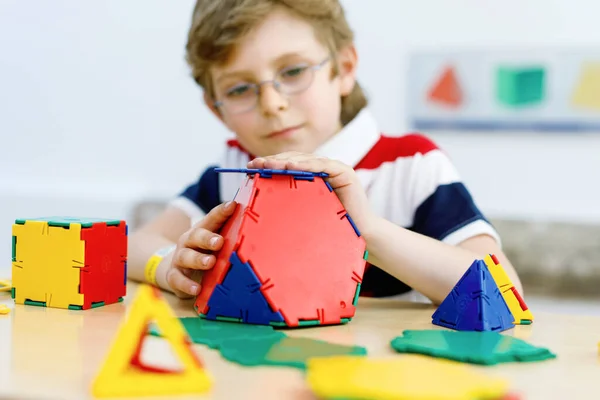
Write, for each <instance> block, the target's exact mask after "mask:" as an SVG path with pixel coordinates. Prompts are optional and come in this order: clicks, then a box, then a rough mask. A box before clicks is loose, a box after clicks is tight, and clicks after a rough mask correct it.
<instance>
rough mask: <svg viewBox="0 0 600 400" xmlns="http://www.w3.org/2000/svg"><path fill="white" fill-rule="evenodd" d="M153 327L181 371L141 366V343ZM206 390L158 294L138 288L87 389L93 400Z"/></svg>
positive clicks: (207, 381) (203, 375)
mask: <svg viewBox="0 0 600 400" xmlns="http://www.w3.org/2000/svg"><path fill="white" fill-rule="evenodd" d="M150 323H154V324H155V326H156V327H157V329H159V330H160V332H161V336H162V337H163V338H164V339H165V340H166V341H167V342H168V344H169V345H170V347H171V349H172V350H173V353H174V354H175V356H176V357H177V359H178V360H179V361H180V363H181V365H182V369H183V370H182V371H171V370H167V369H163V368H157V367H154V366H148V365H144V364H143V363H142V361H141V351H142V346H143V341H144V340H145V338H146V337H147V335H146V333H147V331H148V326H149V324H150ZM211 388H212V378H211V377H210V376H209V374H208V373H207V372H206V370H205V369H204V368H203V365H202V363H201V362H200V359H199V358H198V356H197V355H196V353H195V352H194V350H193V349H192V347H191V342H190V339H189V336H188V335H187V333H186V331H185V329H184V328H183V325H182V324H181V322H180V321H179V320H178V319H177V318H176V317H175V314H174V313H173V310H172V309H171V308H170V306H169V304H168V303H167V302H166V301H165V300H164V299H163V297H162V294H161V292H160V291H159V290H158V289H157V288H155V287H152V286H149V285H145V284H142V285H140V287H139V289H138V291H137V293H136V297H135V298H134V300H133V302H132V304H131V307H130V309H129V311H128V313H127V315H126V316H125V317H124V318H123V321H122V322H121V325H120V327H119V329H118V332H117V334H116V335H115V337H114V339H113V342H112V344H111V347H110V350H109V352H108V354H107V356H106V359H105V360H104V362H103V365H102V367H101V369H100V370H99V372H98V374H97V376H96V377H95V378H94V381H93V383H92V394H93V395H94V396H95V397H117V396H118V397H122V396H131V397H133V396H162V395H168V396H174V395H178V394H203V393H206V392H208V391H209V390H210V389H211Z"/></svg>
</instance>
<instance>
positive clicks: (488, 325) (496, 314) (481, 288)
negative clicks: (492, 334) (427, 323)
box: [432, 260, 514, 332]
mask: <svg viewBox="0 0 600 400" xmlns="http://www.w3.org/2000/svg"><path fill="white" fill-rule="evenodd" d="M513 321H514V318H513V315H512V313H511V312H510V309H509V308H508V305H507V304H506V301H504V298H503V297H502V293H501V292H500V289H499V288H498V285H497V284H496V282H495V281H494V278H493V277H492V275H491V273H490V272H489V270H488V268H487V266H486V265H485V262H484V261H483V260H475V261H474V262H473V264H471V266H470V267H469V269H468V270H467V271H466V272H465V274H464V275H463V276H462V277H461V279H460V280H459V281H458V283H457V284H456V286H455V287H454V289H452V291H451V292H450V294H448V296H447V297H446V298H445V299H444V301H443V302H442V304H440V306H439V307H438V309H437V310H436V311H435V312H434V313H433V315H432V323H433V324H434V325H439V326H443V327H446V328H450V329H455V330H458V331H498V332H500V331H504V330H506V329H510V328H512V327H514V325H513Z"/></svg>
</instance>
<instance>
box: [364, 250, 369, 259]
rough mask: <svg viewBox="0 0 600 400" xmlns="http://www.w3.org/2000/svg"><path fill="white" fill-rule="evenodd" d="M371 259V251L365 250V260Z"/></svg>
mask: <svg viewBox="0 0 600 400" xmlns="http://www.w3.org/2000/svg"><path fill="white" fill-rule="evenodd" d="M368 259H369V251H368V250H365V254H363V260H365V261H367V260H368Z"/></svg>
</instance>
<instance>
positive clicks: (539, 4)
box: [0, 0, 600, 272]
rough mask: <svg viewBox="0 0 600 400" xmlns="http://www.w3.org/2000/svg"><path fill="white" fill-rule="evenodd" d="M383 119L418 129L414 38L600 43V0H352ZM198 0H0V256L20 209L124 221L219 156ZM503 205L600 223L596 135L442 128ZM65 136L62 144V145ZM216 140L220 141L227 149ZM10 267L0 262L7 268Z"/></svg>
mask: <svg viewBox="0 0 600 400" xmlns="http://www.w3.org/2000/svg"><path fill="white" fill-rule="evenodd" d="M344 4H345V5H346V7H347V12H348V14H349V17H350V20H351V23H352V24H353V26H354V28H355V30H356V33H357V45H358V48H359V52H360V56H361V65H360V71H359V75H360V78H361V81H362V83H363V86H365V87H366V89H367V91H368V93H369V94H370V95H371V98H372V105H373V110H374V112H375V114H376V115H377V116H378V118H379V120H380V121H381V124H382V127H383V129H385V130H386V131H389V132H394V133H396V132H402V131H404V130H405V129H406V127H405V124H404V115H403V110H404V108H405V104H404V95H403V90H404V88H405V85H406V82H405V80H404V76H405V71H406V67H407V58H406V57H407V55H408V53H409V51H411V50H412V49H423V48H433V49H434V48H440V47H445V46H450V47H490V48H493V47H497V46H524V47H531V46H553V45H561V46H571V45H573V46H575V45H587V46H589V45H593V46H594V45H600V30H598V29H597V15H598V14H599V13H600V3H598V2H596V1H594V0H589V1H584V0H579V1H576V0H568V1H567V0H562V1H559V0H554V1H550V0H529V1H527V2H524V1H522V0H505V1H502V2H491V1H488V2H482V1H476V0H471V1H465V0H463V1H458V0H456V1H447V0H420V1H413V0H411V1H408V0H370V1H368V2H367V1H359V0H346V1H344ZM192 7H193V1H191V0H186V1H183V0H179V1H174V2H164V1H156V0H155V1H142V0H135V1H134V0H129V1H127V2H122V1H117V0H110V1H109V0H105V1H102V2H75V1H66V0H54V1H52V2H47V1H42V0H37V1H33V0H32V1H23V0H2V2H0V51H1V53H0V137H1V138H2V142H1V145H0V152H1V153H0V156H1V157H0V238H1V237H3V238H4V239H3V240H0V260H5V261H3V262H1V263H0V265H6V266H8V265H9V264H10V262H9V257H10V225H11V223H12V221H13V220H14V219H15V218H17V217H30V216H36V215H53V214H71V215H73V214H78V215H86V216H106V217H111V218H126V217H127V216H128V212H129V210H130V207H131V205H132V203H133V202H135V201H136V200H137V199H139V198H142V197H147V196H159V197H165V196H166V197H168V196H171V195H173V194H175V193H176V192H177V191H179V190H180V189H181V188H182V187H183V186H184V185H186V184H187V183H188V182H191V181H192V180H193V179H195V178H196V177H197V175H198V173H199V172H200V170H201V168H202V167H203V166H204V165H205V164H206V163H208V162H211V161H213V160H214V159H215V158H216V156H217V152H218V150H220V148H221V146H222V142H223V139H224V138H225V137H226V136H227V135H228V132H225V131H224V129H223V128H222V127H221V126H219V124H218V122H217V121H216V119H215V118H213V117H212V116H211V115H210V114H209V113H208V112H207V111H206V110H205V109H204V108H203V105H202V103H201V93H200V91H199V90H198V88H197V87H196V86H195V84H194V83H193V81H192V80H191V78H190V77H189V71H188V69H187V67H186V65H185V63H184V59H183V55H184V44H185V39H186V33H187V28H188V24H189V20H190V14H191V10H192ZM433 136H434V139H436V140H437V141H438V142H439V143H440V144H441V145H442V146H443V147H444V148H445V149H446V150H448V151H449V152H450V153H451V155H452V157H453V159H454V160H455V162H456V164H457V166H458V167H459V169H460V170H461V172H462V173H463V175H464V177H465V180H466V181H467V183H468V184H469V186H470V187H471V188H472V190H473V191H474V192H475V194H476V197H477V199H478V201H479V203H480V205H481V207H482V208H483V209H484V210H485V211H486V212H488V213H490V214H492V215H495V216H515V217H530V218H543V219H547V218H552V219H576V220H584V221H586V220H589V221H596V222H597V221H600V189H599V187H600V186H598V185H594V184H588V182H590V181H591V180H592V179H591V178H585V179H584V175H588V174H591V175H592V176H595V175H596V174H597V172H598V171H600V135H549V136H542V135H539V134H528V133H523V134H516V133H513V134H493V135H468V134H460V133H444V134H436V135H433ZM55 146H58V148H60V149H61V150H60V151H59V152H51V151H50V149H51V148H53V147H55ZM216 150H217V151H216ZM1 271H2V267H1V266H0V272H1Z"/></svg>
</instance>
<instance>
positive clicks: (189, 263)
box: [173, 247, 215, 269]
mask: <svg viewBox="0 0 600 400" xmlns="http://www.w3.org/2000/svg"><path fill="white" fill-rule="evenodd" d="M214 263H215V256H213V255H212V254H204V253H201V252H199V251H196V250H194V249H190V248H187V247H183V248H180V249H178V250H177V251H176V252H175V254H174V255H173V266H175V267H177V268H187V269H209V268H212V266H213V265H214Z"/></svg>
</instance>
